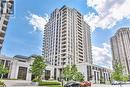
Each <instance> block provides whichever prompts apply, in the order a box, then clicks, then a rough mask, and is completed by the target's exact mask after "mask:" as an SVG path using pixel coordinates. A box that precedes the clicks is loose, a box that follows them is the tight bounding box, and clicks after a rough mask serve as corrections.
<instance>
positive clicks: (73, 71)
mask: <svg viewBox="0 0 130 87" xmlns="http://www.w3.org/2000/svg"><path fill="white" fill-rule="evenodd" d="M63 74H64V77H65V80H67V81H68V80H74V81H83V80H84V76H83V74H82V73H81V72H78V70H77V67H76V65H72V66H70V65H67V66H66V67H65V68H64V71H63ZM66 78H67V79H66Z"/></svg>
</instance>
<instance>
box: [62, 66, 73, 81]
mask: <svg viewBox="0 0 130 87" xmlns="http://www.w3.org/2000/svg"><path fill="white" fill-rule="evenodd" d="M63 74H64V78H65V80H66V81H68V80H71V78H72V75H71V66H69V65H67V66H66V67H65V68H64V70H63Z"/></svg>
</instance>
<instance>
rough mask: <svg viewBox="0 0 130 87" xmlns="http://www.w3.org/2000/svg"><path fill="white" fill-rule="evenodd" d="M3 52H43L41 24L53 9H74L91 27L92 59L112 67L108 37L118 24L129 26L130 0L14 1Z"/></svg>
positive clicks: (29, 53)
mask: <svg viewBox="0 0 130 87" xmlns="http://www.w3.org/2000/svg"><path fill="white" fill-rule="evenodd" d="M14 3H15V4H14V14H13V15H11V17H10V20H9V24H8V29H7V31H6V36H5V41H4V44H3V48H2V54H3V55H6V56H10V57H13V56H15V55H24V56H30V55H32V54H38V55H41V54H42V43H43V33H44V25H45V24H46V23H47V21H48V19H49V16H50V14H51V13H52V12H53V11H54V9H56V8H61V7H62V6H63V5H66V6H68V7H70V8H75V9H77V10H78V11H79V12H81V14H82V15H83V16H84V20H85V21H86V22H87V23H88V24H89V25H90V27H91V42H92V56H93V62H94V64H96V65H99V66H103V67H107V68H111V67H112V64H111V61H112V54H111V46H110V38H111V37H112V36H113V35H114V34H115V32H116V31H117V30H118V29H119V28H121V27H130V0H14Z"/></svg>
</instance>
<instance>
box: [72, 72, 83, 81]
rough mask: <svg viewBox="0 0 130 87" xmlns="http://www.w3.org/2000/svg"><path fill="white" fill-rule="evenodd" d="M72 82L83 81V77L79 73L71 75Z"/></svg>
mask: <svg viewBox="0 0 130 87" xmlns="http://www.w3.org/2000/svg"><path fill="white" fill-rule="evenodd" d="M73 80H74V81H80V82H81V81H84V75H83V74H82V73H81V72H76V73H75V74H74V75H73Z"/></svg>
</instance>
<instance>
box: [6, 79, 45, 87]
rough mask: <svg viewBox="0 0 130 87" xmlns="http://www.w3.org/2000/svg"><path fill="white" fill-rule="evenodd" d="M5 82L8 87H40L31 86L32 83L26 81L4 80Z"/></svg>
mask: <svg viewBox="0 0 130 87" xmlns="http://www.w3.org/2000/svg"><path fill="white" fill-rule="evenodd" d="M4 82H5V84H6V87H39V86H33V85H32V84H31V81H25V80H4ZM40 87H44V86H40Z"/></svg>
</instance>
